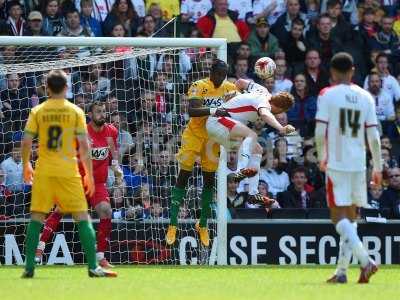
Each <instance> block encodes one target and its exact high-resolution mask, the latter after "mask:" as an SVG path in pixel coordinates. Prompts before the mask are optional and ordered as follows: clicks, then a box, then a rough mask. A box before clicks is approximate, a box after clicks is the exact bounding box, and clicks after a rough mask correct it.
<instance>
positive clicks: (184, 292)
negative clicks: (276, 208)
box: [0, 266, 400, 300]
mask: <svg viewBox="0 0 400 300" xmlns="http://www.w3.org/2000/svg"><path fill="white" fill-rule="evenodd" d="M333 270H334V267H333V266H330V267H320V266H310V267H278V266H263V267H156V266H146V267H142V266H125V267H118V268H116V271H118V273H119V274H118V275H119V277H118V278H88V276H87V271H86V268H85V267H83V266H78V267H76V266H75V267H61V266H49V267H39V268H38V269H37V270H36V276H35V278H34V279H20V278H19V276H20V275H21V273H22V268H21V267H4V266H0V298H1V300H8V299H12V300H19V299H38V300H47V299H51V300H58V299H68V300H74V299H93V300H100V299H107V300H117V299H118V300H119V299H134V300H140V299H146V300H158V299H162V300H166V299H173V300H178V299H185V300H196V299H206V300H211V299H217V300H224V299H226V300H233V299H241V300H247V299H248V300H255V299H273V300H277V299H285V300H291V299H293V300H309V299H312V300H316V299H323V300H330V299H332V300H333V299H334V300H345V299H352V300H354V299H361V300H370V299H371V300H376V299H388V300H390V299H399V298H398V297H399V282H400V266H396V267H381V268H380V270H379V272H378V273H377V274H376V275H375V276H373V277H372V280H371V282H370V284H368V285H358V284H356V283H355V282H356V280H357V279H358V274H359V270H358V268H351V269H350V271H349V274H348V275H349V276H348V279H349V283H348V284H346V285H328V284H326V283H325V282H324V281H325V279H327V278H328V277H329V276H330V275H331V274H332V272H333Z"/></svg>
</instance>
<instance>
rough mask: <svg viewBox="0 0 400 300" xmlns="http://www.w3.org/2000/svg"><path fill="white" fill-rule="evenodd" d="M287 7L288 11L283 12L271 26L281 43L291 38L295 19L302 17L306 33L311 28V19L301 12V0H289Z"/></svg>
mask: <svg viewBox="0 0 400 300" xmlns="http://www.w3.org/2000/svg"><path fill="white" fill-rule="evenodd" d="M286 7H287V11H286V12H285V13H284V14H282V15H281V16H280V17H279V18H278V19H277V20H276V22H275V23H274V25H273V26H272V27H271V32H272V33H273V34H274V35H275V36H276V37H277V39H278V40H279V42H280V43H285V42H286V41H287V39H288V38H289V33H290V31H291V28H292V22H293V20H295V19H301V20H302V21H303V22H304V28H303V32H304V33H306V32H307V31H308V29H309V20H308V18H307V15H306V14H304V13H302V12H300V2H299V0H288V1H287V4H286Z"/></svg>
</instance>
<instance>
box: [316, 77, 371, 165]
mask: <svg viewBox="0 0 400 300" xmlns="http://www.w3.org/2000/svg"><path fill="white" fill-rule="evenodd" d="M315 119H316V121H317V122H323V123H326V124H327V126H328V129H327V130H328V131H327V135H326V138H327V141H326V143H327V153H326V155H327V162H328V168H329V169H332V170H337V171H347V172H359V171H364V170H365V168H366V156H365V155H366V154H365V153H366V152H365V129H366V128H367V127H371V126H377V124H378V121H377V118H376V112H375V103H374V100H373V98H372V96H371V94H370V93H369V92H367V91H365V90H363V89H362V88H361V87H359V86H357V85H355V84H351V85H348V84H339V85H335V86H332V87H328V88H325V89H323V90H322V91H321V92H320V94H319V97H318V111H317V115H316V117H315Z"/></svg>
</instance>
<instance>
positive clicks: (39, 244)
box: [36, 241, 46, 251]
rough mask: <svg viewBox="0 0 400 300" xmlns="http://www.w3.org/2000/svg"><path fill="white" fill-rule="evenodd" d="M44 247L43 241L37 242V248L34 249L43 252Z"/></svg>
mask: <svg viewBox="0 0 400 300" xmlns="http://www.w3.org/2000/svg"><path fill="white" fill-rule="evenodd" d="M45 247H46V243H45V242H43V241H39V243H38V246H37V248H36V249H40V250H42V251H44V248H45Z"/></svg>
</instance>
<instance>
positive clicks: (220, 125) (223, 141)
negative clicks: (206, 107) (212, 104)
mask: <svg viewBox="0 0 400 300" xmlns="http://www.w3.org/2000/svg"><path fill="white" fill-rule="evenodd" d="M238 123H240V122H239V121H236V120H234V119H232V118H229V117H208V119H207V123H206V129H207V133H208V137H209V138H210V139H211V140H213V141H214V142H217V143H218V144H220V145H222V146H224V147H225V149H226V150H232V149H237V148H239V145H240V142H238V141H234V140H231V139H230V138H229V133H230V131H231V130H232V128H233V127H235V125H236V124H238Z"/></svg>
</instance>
